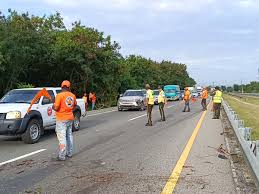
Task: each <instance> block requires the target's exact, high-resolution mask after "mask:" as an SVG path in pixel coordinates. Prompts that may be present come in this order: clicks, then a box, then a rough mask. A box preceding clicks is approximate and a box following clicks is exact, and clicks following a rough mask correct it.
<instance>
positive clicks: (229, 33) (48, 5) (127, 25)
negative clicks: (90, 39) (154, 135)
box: [0, 0, 259, 85]
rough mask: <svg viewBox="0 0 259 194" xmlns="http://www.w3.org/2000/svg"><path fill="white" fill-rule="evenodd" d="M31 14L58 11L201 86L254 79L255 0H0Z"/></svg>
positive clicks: (257, 43) (258, 44)
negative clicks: (176, 66) (177, 67)
mask: <svg viewBox="0 0 259 194" xmlns="http://www.w3.org/2000/svg"><path fill="white" fill-rule="evenodd" d="M8 8H11V9H13V10H16V11H19V12H25V11H28V12H29V13H31V14H34V15H40V16H42V15H44V14H46V15H49V14H52V13H55V12H56V11H58V12H60V13H61V15H62V17H63V18H64V21H65V24H66V26H68V27H69V26H71V23H72V22H74V21H78V20H80V21H81V23H82V24H84V25H86V26H88V27H94V28H97V29H98V30H99V31H103V32H104V33H105V35H111V36H112V39H113V40H115V41H118V42H119V43H120V45H121V53H122V54H123V55H124V56H127V55H130V54H136V55H142V56H144V57H147V58H151V59H153V60H156V61H161V60H171V61H174V62H179V63H185V64H186V65H187V67H188V72H189V74H190V75H191V76H192V77H193V78H194V79H195V80H196V81H197V83H198V84H200V85H212V84H213V83H214V84H215V85H232V84H234V83H239V84H240V83H241V82H242V83H249V82H250V81H256V80H257V75H258V68H259V36H258V32H259V25H258V23H259V14H258V13H259V0H0V11H2V12H4V13H6V12H7V10H8Z"/></svg>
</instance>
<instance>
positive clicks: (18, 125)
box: [0, 88, 85, 144]
mask: <svg viewBox="0 0 259 194" xmlns="http://www.w3.org/2000/svg"><path fill="white" fill-rule="evenodd" d="M42 89H43V88H25V89H16V90H11V91H9V92H8V93H7V94H6V95H5V96H4V97H3V98H2V99H1V100H0V135H11V136H16V135H21V137H22V140H23V141H24V142H25V143H30V144H32V143H36V142H38V141H39V139H40V137H41V135H42V134H43V132H44V130H45V129H51V128H55V125H56V113H55V111H53V110H52V105H53V103H52V102H51V101H50V100H49V99H48V98H46V97H41V98H40V99H39V100H38V101H37V102H36V103H35V104H33V105H32V108H31V111H30V112H29V113H27V110H28V108H29V107H30V104H31V101H32V99H33V98H34V97H35V95H36V94H37V93H38V92H39V91H40V90H42ZM46 90H47V91H48V93H49V94H50V96H51V97H52V99H55V97H56V95H57V94H58V93H60V92H61V88H46ZM73 112H74V116H75V120H74V123H73V131H78V130H79V129H80V117H81V115H84V114H85V103H84V101H83V99H77V106H76V107H75V109H74V111H73Z"/></svg>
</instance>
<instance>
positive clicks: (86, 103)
mask: <svg viewBox="0 0 259 194" xmlns="http://www.w3.org/2000/svg"><path fill="white" fill-rule="evenodd" d="M83 100H84V103H85V111H87V109H88V99H87V94H86V93H84V96H83Z"/></svg>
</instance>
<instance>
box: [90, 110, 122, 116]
mask: <svg viewBox="0 0 259 194" xmlns="http://www.w3.org/2000/svg"><path fill="white" fill-rule="evenodd" d="M115 111H117V110H111V111H107V112H100V113H96V114H91V115H86V117H92V116H96V115H102V114H106V113H110V112H115Z"/></svg>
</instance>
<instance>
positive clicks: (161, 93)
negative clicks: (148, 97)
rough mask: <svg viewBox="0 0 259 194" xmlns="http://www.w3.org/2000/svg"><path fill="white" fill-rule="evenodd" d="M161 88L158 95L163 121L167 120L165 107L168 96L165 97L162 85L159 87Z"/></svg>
mask: <svg viewBox="0 0 259 194" xmlns="http://www.w3.org/2000/svg"><path fill="white" fill-rule="evenodd" d="M158 89H159V95H158V106H159V111H160V115H161V121H165V111H164V107H165V104H166V97H165V92H164V91H163V90H162V87H160V86H159V87H158Z"/></svg>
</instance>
